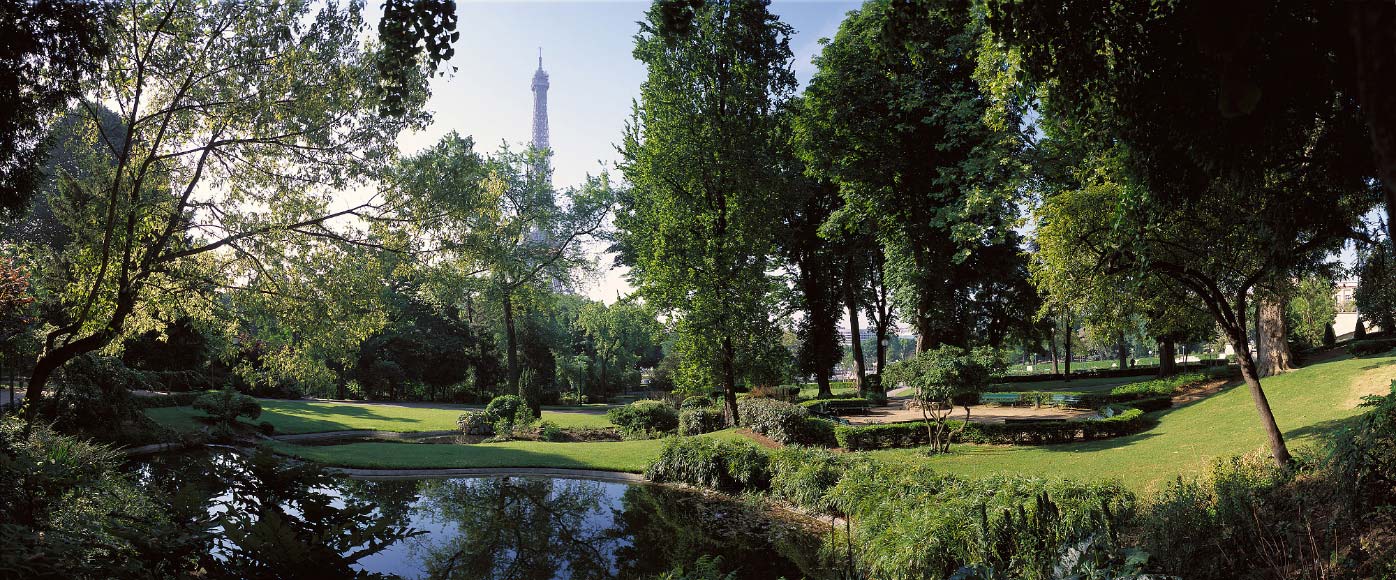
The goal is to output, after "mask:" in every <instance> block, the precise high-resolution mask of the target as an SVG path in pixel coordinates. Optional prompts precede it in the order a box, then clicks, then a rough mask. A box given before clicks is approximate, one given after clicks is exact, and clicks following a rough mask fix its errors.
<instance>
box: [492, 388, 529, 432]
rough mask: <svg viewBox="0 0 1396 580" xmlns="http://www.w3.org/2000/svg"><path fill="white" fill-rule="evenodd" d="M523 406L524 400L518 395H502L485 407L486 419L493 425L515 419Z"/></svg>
mask: <svg viewBox="0 0 1396 580" xmlns="http://www.w3.org/2000/svg"><path fill="white" fill-rule="evenodd" d="M523 404H524V400H523V398H521V397H519V396H518V395H500V396H498V397H495V398H493V399H491V400H490V403H489V404H488V405H485V419H486V420H487V421H489V422H490V424H491V425H493V424H495V423H497V422H499V421H503V420H505V419H510V418H513V417H514V415H516V414H517V413H518V411H519V407H520V406H522V405H523Z"/></svg>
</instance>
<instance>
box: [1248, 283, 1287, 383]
mask: <svg viewBox="0 0 1396 580" xmlns="http://www.w3.org/2000/svg"><path fill="white" fill-rule="evenodd" d="M1256 312H1257V315H1256V354H1257V357H1256V358H1257V360H1256V372H1257V373H1259V374H1258V375H1257V376H1258V377H1262V378H1263V377H1268V376H1273V375H1277V374H1280V373H1282V372H1285V371H1288V370H1293V369H1294V362H1293V355H1292V354H1291V353H1290V351H1289V329H1288V328H1287V326H1286V324H1285V300H1284V299H1283V298H1277V297H1269V296H1267V297H1264V298H1258V299H1257V300H1256Z"/></svg>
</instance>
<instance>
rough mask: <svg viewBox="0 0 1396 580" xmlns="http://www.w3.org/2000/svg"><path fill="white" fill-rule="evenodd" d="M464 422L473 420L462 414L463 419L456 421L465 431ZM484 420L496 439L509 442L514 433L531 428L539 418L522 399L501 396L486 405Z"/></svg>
mask: <svg viewBox="0 0 1396 580" xmlns="http://www.w3.org/2000/svg"><path fill="white" fill-rule="evenodd" d="M467 414H468V413H467ZM462 420H467V421H470V420H472V418H469V417H466V414H462V415H461V418H460V419H457V420H456V424H457V425H461V427H462V429H464V428H465V427H466V426H467V425H462V424H461V421H462ZM483 420H484V421H486V422H488V423H489V425H490V426H491V428H492V429H493V430H494V438H495V439H500V440H507V439H512V438H513V437H514V433H516V432H518V431H520V430H523V429H527V428H529V426H531V425H533V423H534V422H536V421H537V420H538V418H537V417H534V416H533V409H530V408H528V405H526V404H524V400H523V398H522V397H519V396H517V395H500V396H498V397H495V398H494V399H493V400H491V401H490V404H488V405H485V413H484V419H483Z"/></svg>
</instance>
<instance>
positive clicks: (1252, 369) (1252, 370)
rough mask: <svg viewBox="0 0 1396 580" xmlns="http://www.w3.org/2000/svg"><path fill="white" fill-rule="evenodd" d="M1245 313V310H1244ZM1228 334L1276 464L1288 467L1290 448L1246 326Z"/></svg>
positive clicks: (1232, 330)
mask: <svg viewBox="0 0 1396 580" xmlns="http://www.w3.org/2000/svg"><path fill="white" fill-rule="evenodd" d="M1242 312H1244V310H1242ZM1227 334H1228V335H1229V339H1230V341H1231V348H1232V349H1233V350H1235V351H1236V362H1237V363H1238V364H1239V365H1240V367H1241V379H1242V380H1243V381H1245V383H1246V388H1247V389H1248V390H1250V392H1251V401H1253V402H1254V403H1255V410H1256V413H1258V414H1259V415H1260V425H1261V427H1262V428H1264V430H1265V437H1266V439H1267V440H1268V441H1269V443H1270V454H1271V455H1272V456H1274V458H1275V463H1277V464H1279V466H1280V467H1287V466H1288V465H1289V462H1290V456H1289V448H1288V447H1286V446H1285V438H1284V434H1283V433H1281V432H1280V427H1279V425H1278V424H1276V423H1275V413H1274V411H1272V410H1270V400H1269V399H1268V398H1266V396H1265V390H1264V389H1262V388H1261V387H1260V376H1259V375H1258V374H1257V369H1256V366H1255V359H1254V358H1252V357H1251V349H1250V345H1249V344H1246V338H1245V337H1246V331H1245V324H1244V323H1242V324H1241V325H1240V328H1232V329H1228V331H1227Z"/></svg>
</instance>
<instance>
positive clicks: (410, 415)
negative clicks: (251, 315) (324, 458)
mask: <svg viewBox="0 0 1396 580" xmlns="http://www.w3.org/2000/svg"><path fill="white" fill-rule="evenodd" d="M260 401H261V403H262V416H261V417H258V418H257V420H256V421H251V422H252V423H259V422H262V421H266V422H269V423H271V424H272V425H274V426H276V432H277V433H287V434H291V433H319V432H323V431H347V430H351V429H371V430H375V431H401V432H413V431H446V430H450V429H455V428H456V419H457V418H458V417H460V414H461V413H462V412H463V411H464V410H466V409H467V408H466V407H462V406H457V405H442V406H439V407H435V406H434V407H416V406H413V407H408V406H398V405H361V404H353V403H330V402H321V401H285V400H278V399H261V400H260ZM146 414H147V415H149V416H150V418H152V419H154V420H155V421H156V422H158V423H160V424H161V425H164V426H166V427H170V428H172V429H183V430H190V429H195V428H197V427H198V426H199V424H198V423H197V422H196V421H195V417H200V416H203V413H202V412H200V411H196V410H194V408H192V407H166V408H161V409H147V410H146ZM542 418H543V419H546V420H549V421H552V422H554V423H557V424H558V425H560V426H562V427H563V428H604V427H610V426H611V422H610V421H608V420H607V419H606V415H604V414H599V413H580V412H570V411H554V410H550V409H544V410H543V417H542Z"/></svg>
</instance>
